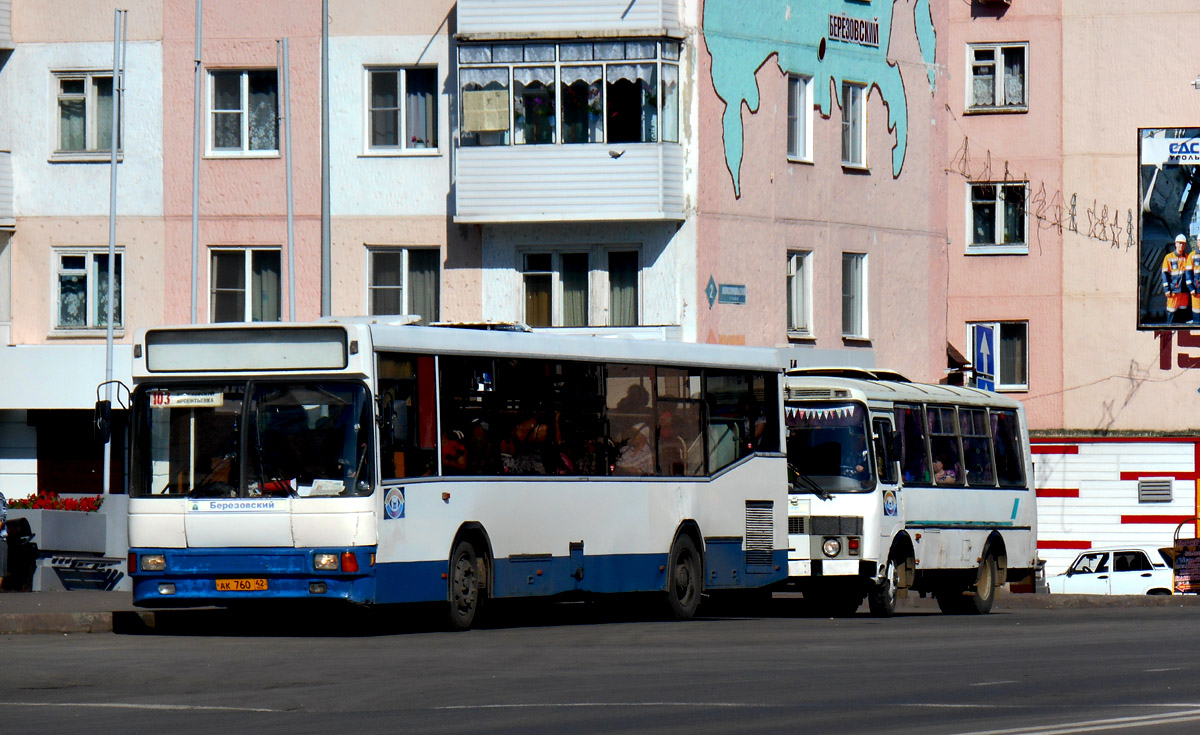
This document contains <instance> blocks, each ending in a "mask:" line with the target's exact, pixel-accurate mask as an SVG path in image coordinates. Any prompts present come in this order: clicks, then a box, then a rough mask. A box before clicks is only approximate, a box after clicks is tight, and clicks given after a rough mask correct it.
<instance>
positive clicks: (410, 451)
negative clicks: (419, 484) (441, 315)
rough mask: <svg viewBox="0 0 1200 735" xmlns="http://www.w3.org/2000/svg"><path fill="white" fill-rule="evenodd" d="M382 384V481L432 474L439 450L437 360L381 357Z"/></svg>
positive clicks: (380, 396) (380, 402)
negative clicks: (435, 389)
mask: <svg viewBox="0 0 1200 735" xmlns="http://www.w3.org/2000/svg"><path fill="white" fill-rule="evenodd" d="M378 382H379V386H378V390H379V410H380V417H381V419H382V424H383V425H382V427H381V429H380V437H379V439H380V441H379V454H380V465H381V467H382V479H384V480H394V479H397V478H402V477H420V476H422V475H428V474H432V473H433V471H434V468H435V465H434V457H435V454H436V449H437V436H436V426H437V418H436V416H435V415H434V405H435V403H434V395H433V392H434V387H433V358H432V357H413V356H410V355H395V354H381V355H380V356H379V365H378Z"/></svg>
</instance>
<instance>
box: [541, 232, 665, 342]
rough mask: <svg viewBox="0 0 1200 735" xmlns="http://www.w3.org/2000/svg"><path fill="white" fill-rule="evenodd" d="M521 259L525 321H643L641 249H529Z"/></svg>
mask: <svg viewBox="0 0 1200 735" xmlns="http://www.w3.org/2000/svg"><path fill="white" fill-rule="evenodd" d="M521 257H522V273H521V278H522V288H523V291H524V300H525V316H524V321H525V323H526V324H528V325H529V326H531V327H588V326H610V327H633V326H637V325H638V312H639V309H638V277H639V273H640V271H641V254H640V253H639V252H638V251H637V250H629V249H621V248H611V247H603V246H594V247H590V248H580V249H572V250H562V251H550V252H545V251H543V252H526V253H523V254H522V256H521ZM597 289H599V290H597ZM604 296H607V297H608V298H607V301H608V303H607V304H605V303H603V298H604ZM606 311H607V314H606V313H605V312H606Z"/></svg>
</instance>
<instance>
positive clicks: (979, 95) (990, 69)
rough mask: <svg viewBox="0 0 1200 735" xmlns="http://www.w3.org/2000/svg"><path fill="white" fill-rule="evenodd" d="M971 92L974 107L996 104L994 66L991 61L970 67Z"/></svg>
mask: <svg viewBox="0 0 1200 735" xmlns="http://www.w3.org/2000/svg"><path fill="white" fill-rule="evenodd" d="M971 92H972V96H973V100H974V102H973V104H974V106H975V107H991V106H992V105H994V104H996V67H995V66H994V65H993V64H992V63H991V62H988V63H985V64H975V65H974V66H973V67H972V79H971Z"/></svg>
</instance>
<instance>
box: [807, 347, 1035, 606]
mask: <svg viewBox="0 0 1200 735" xmlns="http://www.w3.org/2000/svg"><path fill="white" fill-rule="evenodd" d="M784 401H785V425H786V447H787V455H788V463H789V473H790V474H791V480H792V489H791V495H789V498H788V544H789V552H788V585H789V586H791V587H793V588H796V589H799V590H802V591H803V592H804V596H805V597H806V598H808V597H810V596H811V597H813V598H815V600H816V601H817V603H818V604H819V605H821V606H822V607H824V608H825V609H826V610H827V611H829V612H831V613H834V614H849V613H852V612H854V611H855V610H857V609H858V607H859V606H860V605H861V604H862V602H863V599H864V598H866V599H867V601H868V603H869V606H870V610H871V612H872V613H874V614H876V615H880V616H889V615H891V614H892V613H893V612H894V611H895V607H896V598H897V596H898V595H903V594H906V593H907V591H908V590H913V591H916V592H918V593H920V594H921V596H922V597H924V596H925V595H926V594H932V595H933V596H934V597H935V598H936V599H937V602H938V605H939V607H940V608H941V609H942V611H943V612H947V613H968V614H970V613H986V612H988V611H990V610H991V607H992V603H993V600H994V596H995V591H996V589H997V588H998V587H1000V586H1002V585H1003V584H1005V581H1006V580H1013V581H1015V580H1029V579H1031V578H1032V575H1033V573H1034V571H1035V569H1036V566H1037V509H1036V492H1035V490H1034V487H1033V466H1032V463H1031V458H1030V451H1029V435H1028V431H1027V429H1026V426H1025V412H1024V409H1023V408H1022V406H1021V403H1020V402H1018V401H1016V400H1013V399H1011V398H1007V397H1005V396H1001V395H997V394H995V393H990V392H986V391H981V390H977V389H974V388H964V387H955V386H949V385H927V384H920V383H911V382H908V381H907V380H905V379H904V378H903V377H902V376H899V375H897V374H895V373H887V372H882V371H879V372H872V371H864V370H855V369H840V368H831V369H826V370H822V369H793V370H789V371H788V372H787V375H786V376H785V378H784Z"/></svg>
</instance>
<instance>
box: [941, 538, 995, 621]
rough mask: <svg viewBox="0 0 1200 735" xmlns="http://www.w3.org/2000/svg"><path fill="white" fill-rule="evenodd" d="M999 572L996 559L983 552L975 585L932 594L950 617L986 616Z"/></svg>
mask: <svg viewBox="0 0 1200 735" xmlns="http://www.w3.org/2000/svg"><path fill="white" fill-rule="evenodd" d="M998 575H999V571H998V570H997V567H996V557H994V556H992V554H991V552H984V556H983V562H982V563H981V564H980V565H979V570H978V571H977V572H976V575H975V583H974V584H972V585H970V586H969V587H967V589H966V590H963V589H961V588H943V589H941V590H939V591H938V592H936V593H934V596H935V597H936V598H937V602H938V607H939V608H941V610H942V612H944V613H948V614H951V615H986V614H987V613H989V612H991V610H992V603H994V602H995V601H996V578H997V576H998Z"/></svg>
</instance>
